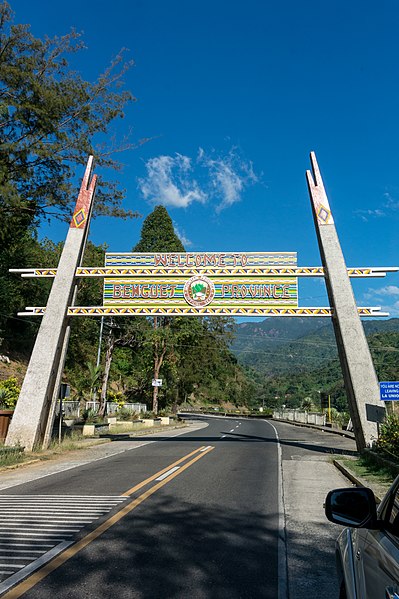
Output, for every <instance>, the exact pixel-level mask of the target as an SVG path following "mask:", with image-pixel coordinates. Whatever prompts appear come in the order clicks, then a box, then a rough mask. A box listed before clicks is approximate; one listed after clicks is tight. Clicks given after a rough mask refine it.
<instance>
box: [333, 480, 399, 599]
mask: <svg viewBox="0 0 399 599" xmlns="http://www.w3.org/2000/svg"><path fill="white" fill-rule="evenodd" d="M325 512H326V516H327V518H328V519H329V520H330V521H331V522H335V523H336V524H341V525H344V526H346V528H345V529H344V530H343V531H342V533H341V534H340V535H339V537H338V539H337V542H336V559H337V572H338V577H339V583H340V599H399V476H398V477H397V478H396V479H395V481H394V483H393V484H392V486H391V488H390V489H389V491H388V492H387V494H386V495H385V497H384V499H383V500H382V502H381V503H380V504H379V505H378V507H377V502H376V499H375V497H374V494H373V492H372V490H371V489H367V488H365V487H357V488H355V487H349V488H348V487H347V488H345V489H335V490H333V491H330V492H329V494H328V495H327V497H326V502H325Z"/></svg>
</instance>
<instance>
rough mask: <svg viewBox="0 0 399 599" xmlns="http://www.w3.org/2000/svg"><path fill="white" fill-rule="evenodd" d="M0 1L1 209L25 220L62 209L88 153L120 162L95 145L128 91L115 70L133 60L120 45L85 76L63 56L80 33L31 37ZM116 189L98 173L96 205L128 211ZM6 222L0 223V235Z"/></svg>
mask: <svg viewBox="0 0 399 599" xmlns="http://www.w3.org/2000/svg"><path fill="white" fill-rule="evenodd" d="M12 18H13V15H12V12H11V9H10V6H9V4H8V3H7V2H2V4H0V143H1V145H2V152H1V154H0V216H1V218H2V223H4V222H7V223H8V222H9V221H10V219H11V221H10V224H11V225H12V227H14V226H15V224H14V223H15V222H16V223H17V224H18V226H22V228H23V229H25V228H26V225H27V224H30V223H33V222H37V219H38V218H41V217H43V216H50V215H52V214H58V215H59V214H60V213H61V214H66V215H67V217H68V218H69V215H70V208H71V202H73V201H74V198H75V197H76V192H75V188H74V183H73V180H74V176H75V171H76V165H79V164H85V163H86V161H87V157H88V155H89V154H94V156H95V159H96V164H97V165H98V166H103V167H111V168H119V164H118V163H117V162H116V161H115V160H114V159H113V158H112V153H110V148H108V149H105V148H100V147H99V146H98V145H97V146H96V145H95V139H97V137H96V136H97V134H104V133H107V132H108V131H109V127H110V125H111V123H112V121H113V120H114V119H116V118H117V117H123V114H124V113H123V110H124V107H125V105H126V103H128V102H129V101H131V100H132V99H133V97H132V95H131V93H130V92H129V91H127V90H124V89H123V88H122V87H121V85H122V77H123V75H124V73H125V72H126V70H127V69H129V68H130V66H131V64H132V63H129V62H125V61H124V57H123V52H121V53H120V54H119V55H118V56H117V57H116V58H115V59H114V60H113V61H112V63H111V65H110V66H109V67H108V68H107V69H106V70H105V71H104V73H102V74H101V75H100V76H99V77H98V79H97V81H95V82H94V83H90V82H88V81H86V80H85V79H83V78H82V76H81V75H80V74H79V73H77V72H75V71H73V70H71V69H70V68H69V65H68V57H69V56H70V55H72V54H74V53H76V52H79V51H80V50H82V49H83V42H82V38H81V35H80V34H79V33H77V32H76V31H74V30H72V31H71V32H70V33H68V34H66V35H64V36H62V37H54V38H45V39H44V40H42V39H38V38H36V37H34V36H33V35H32V33H31V32H30V28H29V26H28V25H20V24H18V25H13V23H12ZM122 198H123V191H122V190H120V189H119V187H118V185H117V184H115V183H112V182H109V181H105V180H101V181H100V184H99V187H98V193H97V197H96V208H95V209H96V211H97V212H98V213H101V214H112V215H117V216H127V215H128V214H129V213H127V212H125V211H124V210H123V209H122V208H121V200H122ZM4 233H5V230H4V227H2V235H3V236H4Z"/></svg>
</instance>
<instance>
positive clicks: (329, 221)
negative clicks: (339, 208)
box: [306, 152, 334, 226]
mask: <svg viewBox="0 0 399 599" xmlns="http://www.w3.org/2000/svg"><path fill="white" fill-rule="evenodd" d="M310 161H311V163H312V170H313V176H312V173H311V172H310V171H306V178H307V181H308V186H309V190H311V194H310V197H311V200H312V203H313V209H314V212H315V215H316V219H317V224H318V225H319V226H322V225H333V224H334V219H333V216H332V213H331V209H330V204H329V202H328V198H327V194H326V192H325V189H324V185H323V180H322V178H321V174H320V169H319V165H318V164H317V160H316V155H315V153H314V152H311V153H310ZM313 177H314V178H313Z"/></svg>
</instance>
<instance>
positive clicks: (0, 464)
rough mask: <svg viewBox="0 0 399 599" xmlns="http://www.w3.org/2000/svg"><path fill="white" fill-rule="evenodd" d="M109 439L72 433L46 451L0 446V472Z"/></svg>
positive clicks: (53, 443)
mask: <svg viewBox="0 0 399 599" xmlns="http://www.w3.org/2000/svg"><path fill="white" fill-rule="evenodd" d="M108 441H109V439H98V438H97V439H88V438H86V437H83V436H82V435H80V434H76V433H73V434H72V435H71V436H70V437H68V438H66V439H63V440H62V442H61V443H58V441H53V442H52V443H51V444H50V446H49V448H48V449H38V450H34V451H21V450H19V451H12V449H13V448H8V447H7V448H4V446H0V470H4V469H8V468H12V467H18V466H22V465H24V464H30V463H32V462H37V461H44V460H51V459H53V458H56V457H58V456H60V455H62V454H64V453H67V452H68V451H75V450H79V449H86V448H87V447H91V446H92V445H98V444H101V443H107V442H108Z"/></svg>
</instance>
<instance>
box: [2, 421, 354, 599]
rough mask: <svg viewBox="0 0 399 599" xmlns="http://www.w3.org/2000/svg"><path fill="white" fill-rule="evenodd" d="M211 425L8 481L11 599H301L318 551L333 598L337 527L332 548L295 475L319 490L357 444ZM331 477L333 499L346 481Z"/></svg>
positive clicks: (5, 535) (5, 555) (260, 424)
mask: <svg viewBox="0 0 399 599" xmlns="http://www.w3.org/2000/svg"><path fill="white" fill-rule="evenodd" d="M205 420H206V424H205V428H197V429H196V430H191V431H190V432H188V433H185V434H182V435H181V436H177V437H176V436H175V437H171V436H165V437H158V438H157V439H156V440H155V441H154V440H153V439H151V438H148V437H143V438H142V439H138V438H137V437H136V438H135V440H134V441H131V440H129V441H126V447H127V448H128V449H129V450H128V451H123V452H122V453H117V454H116V455H114V456H108V457H107V456H106V455H105V456H104V455H101V456H100V457H101V458H102V459H99V460H97V461H95V462H91V463H86V464H83V465H81V466H79V465H76V466H75V467H69V469H68V470H63V471H61V472H59V473H54V472H53V473H51V472H50V473H47V474H49V475H47V476H44V477H42V478H38V479H37V480H32V481H30V482H27V483H23V482H22V480H21V478H20V479H18V478H17V475H16V476H14V483H13V482H12V477H8V479H7V480H6V482H5V484H4V485H3V490H2V491H1V492H0V511H4V512H3V517H2V519H1V523H2V524H1V525H0V571H1V572H5V574H2V576H3V583H1V584H0V592H2V593H3V595H2V596H3V597H6V598H7V599H11V598H13V599H16V598H17V597H19V596H24V597H29V598H32V599H39V598H40V599H45V598H50V597H53V596H54V595H56V596H57V598H60V599H63V598H64V597H65V598H66V597H68V599H69V598H71V597H79V598H81V597H82V598H86V597H87V598H89V597H90V598H93V599H94V598H103V597H104V598H108V597H114V596H119V597H122V598H140V599H157V598H158V597H159V598H162V599H163V598H185V599H186V598H188V597H193V598H198V599H202V598H209V599H216V598H217V599H224V598H226V599H227V598H229V599H234V598H254V599H255V598H265V599H267V598H269V597H270V598H273V599H275V598H276V599H277V598H278V599H285V598H286V597H287V596H288V587H289V589H290V596H291V599H294V598H295V599H301V595H300V593H301V588H302V587H303V585H302V587H301V584H300V581H301V579H302V574H303V572H304V565H306V560H307V559H308V555H309V553H310V552H311V554H312V558H313V562H312V563H313V565H315V566H316V568H317V556H319V557H320V564H321V563H323V560H327V563H328V566H329V568H330V570H329V571H330V572H332V575H331V576H330V578H331V579H332V581H330V587H331V591H332V593H335V590H336V589H335V586H334V573H333V564H332V560H331V555H332V553H333V543H332V538H333V536H334V535H335V536H336V533H337V531H336V530H335V529H334V530H331V528H330V526H329V525H328V526H327V529H328V530H330V532H329V535H327V538H324V539H323V542H322V543H321V545H320V543H319V540H318V537H319V536H321V537H323V533H322V531H320V530H318V529H317V526H316V528H315V529H314V526H313V525H314V518H315V515H314V514H310V522H307V521H306V519H307V516H306V511H305V510H304V509H303V501H302V499H304V500H305V502H306V503H307V505H308V506H309V501H308V499H307V498H306V497H302V498H301V496H300V494H301V493H302V494H303V493H304V489H303V487H304V486H305V495H306V489H308V483H306V484H305V485H304V481H303V480H302V479H301V480H298V478H297V477H296V474H298V473H299V472H300V470H301V469H302V471H303V472H305V471H306V469H307V470H308V472H307V476H308V478H309V479H310V480H311V479H312V476H311V475H312V474H313V475H314V474H315V473H316V470H317V465H318V466H321V468H320V470H321V471H323V472H324V475H325V470H327V471H328V472H330V473H333V474H334V476H337V477H338V476H340V475H338V474H336V473H335V471H334V469H333V467H332V466H330V465H329V464H326V462H325V459H326V456H327V455H328V453H327V454H326V451H327V452H330V451H331V452H334V453H336V452H339V451H342V450H345V451H348V450H349V451H350V450H353V449H354V444H353V442H351V441H348V440H345V439H343V438H341V437H336V438H334V436H333V435H326V434H324V435H323V434H322V433H318V432H316V434H314V432H313V431H311V432H309V431H308V430H306V429H295V428H293V427H291V426H289V425H284V424H282V423H278V424H276V425H275V426H276V428H277V429H278V434H279V436H280V439H281V445H280V444H279V443H278V442H277V430H276V428H275V427H274V426H273V425H272V424H270V423H269V422H266V421H253V420H238V419H237V420H236V419H232V420H230V419H221V418H206V419H205ZM200 426H203V425H200ZM318 436H320V438H319V437H318ZM331 437H332V438H331ZM112 445H114V444H112ZM118 446H123V442H118ZM98 451H99V452H100V453H101V452H102V453H103V454H104V452H106V451H107V450H105V449H103V448H101V449H100V448H98ZM121 451H122V449H121ZM281 457H282V460H281ZM281 463H282V464H283V472H284V494H285V504H283V501H282V491H283V487H282V484H281V483H282V477H281V468H280V465H281ZM304 465H305V466H304ZM291 466H293V467H291ZM309 466H311V472H309V468H308V467H309ZM330 468H331V471H330ZM22 478H23V477H22ZM313 478H314V477H313ZM316 478H319V477H318V476H316ZM327 478H328V482H326V481H324V485H325V486H326V485H327V490H328V488H330V486H331V485H330V483H331V482H334V483H335V482H336V481H335V480H334V481H333V480H332V478H333V477H331V476H330V477H327ZM16 482H17V483H21V484H15V483H16ZM314 482H315V481H313V485H314ZM318 482H320V481H318ZM340 482H341V483H342V485H343V484H345V482H344V479H342V480H340ZM342 485H341V486H342ZM316 486H317V485H316ZM334 486H337V485H334ZM0 487H1V481H0ZM322 492H323V494H324V489H323V491H322ZM292 494H294V495H292ZM313 494H314V493H313ZM313 499H314V497H313ZM299 502H300V504H299ZM321 503H322V501H321ZM299 505H300V506H301V507H300V510H299V509H298V508H299ZM320 509H321V508H320ZM319 517H320V514H317V518H319ZM304 518H305V521H304ZM285 520H286V521H287V523H288V524H289V527H288V529H287V530H288V540H289V541H290V542H291V545H292V548H293V552H291V553H290V551H288V578H289V579H290V580H289V583H288V581H287V567H286V566H287V561H286V558H287V555H286V545H285V544H284V541H285V528H284V524H285ZM312 523H313V524H312ZM312 526H313V528H312ZM304 527H305V529H304ZM306 527H307V529H306ZM319 528H320V527H319ZM303 533H305V538H307V541H306V542H303V538H302V541H301V537H302V535H303ZM290 535H291V536H290ZM306 535H307V536H306ZM5 544H7V550H5V547H6V545H5ZM301 551H303V552H304V554H303V556H302V557H304V558H305V554H306V556H307V557H306V558H305V559H304V560H302V557H301V554H300V552H301ZM49 557H52V558H53V559H52V560H50V561H49ZM330 562H331V564H330ZM38 566H39V567H38ZM29 569H31V571H32V572H34V573H33V574H31V575H30V576H28V577H26V576H25V575H26V574H27V573H29ZM18 579H21V580H22V579H24V581H23V582H20V583H18V582H17V581H18ZM309 581H310V579H309ZM11 583H14V586H13V587H12V588H11V590H9V591H8V590H7V586H8V585H10V584H11ZM321 583H322V578H321V577H319V579H318V576H317V572H316V576H314V577H313V588H312V591H313V592H310V593H309V585H308V588H307V597H309V595H310V596H321V595H320V594H318V593H317V595H316V592H317V585H320V584H321ZM315 585H316V586H315ZM321 587H323V584H321ZM305 590H306V585H305ZM295 593H297V595H295ZM298 593H299V594H298ZM323 596H324V597H328V596H329V595H326V594H324V595H323ZM333 596H334V595H333V594H332V595H331V597H333Z"/></svg>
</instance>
